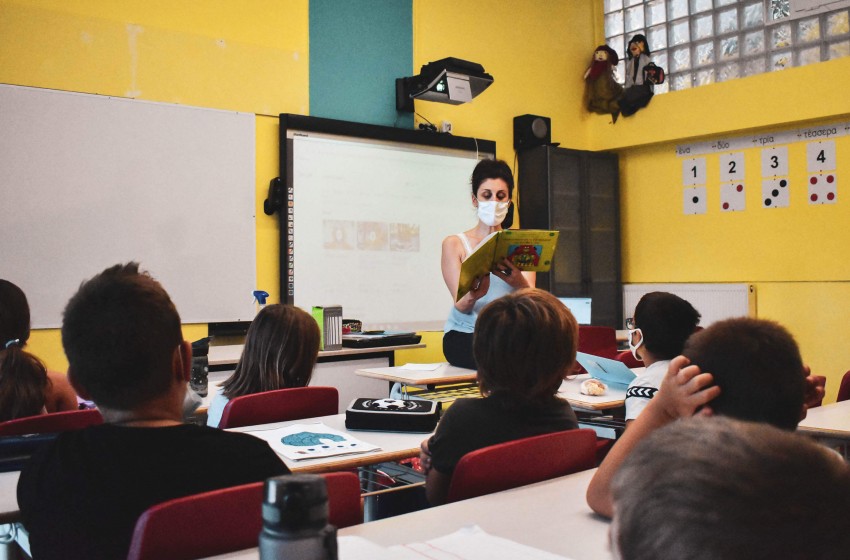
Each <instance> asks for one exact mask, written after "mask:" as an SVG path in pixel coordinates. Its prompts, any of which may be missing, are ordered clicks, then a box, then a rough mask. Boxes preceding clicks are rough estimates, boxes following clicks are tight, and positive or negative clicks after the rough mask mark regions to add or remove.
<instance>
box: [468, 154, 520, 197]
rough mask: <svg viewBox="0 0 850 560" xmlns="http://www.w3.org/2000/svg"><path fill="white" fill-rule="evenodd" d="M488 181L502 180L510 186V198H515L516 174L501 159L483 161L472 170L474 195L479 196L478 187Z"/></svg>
mask: <svg viewBox="0 0 850 560" xmlns="http://www.w3.org/2000/svg"><path fill="white" fill-rule="evenodd" d="M487 179H501V180H503V181H504V182H505V183H506V184H507V185H508V196H509V197H510V198H513V196H514V174H513V173H512V172H511V168H510V167H509V166H508V164H507V163H505V162H504V161H502V160H500V159H482V160H481V161H479V162H478V165H476V166H475V169H473V170H472V194H473V195H477V194H478V187H480V186H481V183H483V182H484V181H486V180H487Z"/></svg>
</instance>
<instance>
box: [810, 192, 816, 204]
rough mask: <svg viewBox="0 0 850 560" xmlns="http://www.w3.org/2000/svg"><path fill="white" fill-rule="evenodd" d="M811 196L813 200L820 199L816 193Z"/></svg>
mask: <svg viewBox="0 0 850 560" xmlns="http://www.w3.org/2000/svg"><path fill="white" fill-rule="evenodd" d="M809 198H811V199H812V202H817V201H818V195H816V194H815V193H812V196H811V197H809Z"/></svg>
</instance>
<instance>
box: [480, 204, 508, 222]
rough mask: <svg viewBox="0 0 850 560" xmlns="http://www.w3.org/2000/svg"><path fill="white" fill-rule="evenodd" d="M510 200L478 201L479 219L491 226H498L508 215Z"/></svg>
mask: <svg viewBox="0 0 850 560" xmlns="http://www.w3.org/2000/svg"><path fill="white" fill-rule="evenodd" d="M510 205H511V203H510V202H497V201H495V200H488V201H480V200H479V201H478V219H479V220H481V221H482V222H484V223H485V224H487V225H488V226H490V227H493V226H497V225H499V224H501V223H502V222H503V221H505V217H506V216H507V215H508V208H509V207H510Z"/></svg>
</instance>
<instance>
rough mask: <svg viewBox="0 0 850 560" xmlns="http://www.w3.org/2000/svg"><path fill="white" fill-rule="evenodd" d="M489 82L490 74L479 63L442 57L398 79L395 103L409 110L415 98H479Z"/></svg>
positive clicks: (442, 100) (445, 100) (454, 101)
mask: <svg viewBox="0 0 850 560" xmlns="http://www.w3.org/2000/svg"><path fill="white" fill-rule="evenodd" d="M492 83H493V76H491V75H490V74H488V73H486V72H485V71H484V67H483V66H481V65H480V64H477V63H475V62H469V61H468V60H461V59H459V58H444V59H442V60H438V61H436V62H429V63H428V64H425V65H423V66H422V70H421V71H420V72H419V75H418V76H411V77H410V78H397V79H396V81H395V106H396V109H397V110H399V111H403V112H406V113H412V112H413V100H414V99H423V100H425V101H437V102H439V103H450V104H452V105H460V104H461V103H468V102H470V101H472V99H473V98H475V97H478V94H480V93H481V92H482V91H484V90H485V89H487V88H488V87H489V86H490V84H492Z"/></svg>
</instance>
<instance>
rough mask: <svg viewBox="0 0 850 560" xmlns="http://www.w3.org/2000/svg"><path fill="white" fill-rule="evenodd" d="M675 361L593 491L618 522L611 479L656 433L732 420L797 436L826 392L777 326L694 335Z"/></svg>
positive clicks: (755, 322) (736, 325)
mask: <svg viewBox="0 0 850 560" xmlns="http://www.w3.org/2000/svg"><path fill="white" fill-rule="evenodd" d="M683 354H684V355H683V356H678V357H676V358H674V359H673V360H672V361H671V362H670V366H669V368H668V370H667V374H666V375H665V377H664V379H663V380H662V382H661V388H660V389H659V391H658V393H657V394H656V395H655V397H654V398H653V399H652V400H651V401H650V402H649V404H647V406H646V408H645V409H644V410H643V412H642V413H641V415H640V416H638V418H637V419H636V420H635V421H634V422H633V423H632V425H631V426H630V427H629V429H628V430H626V431H625V432H624V433H623V435H622V436H621V437H620V439H619V440H617V443H616V444H615V445H614V447H612V448H611V451H610V452H609V453H608V455H607V456H606V458H605V460H604V461H603V462H602V464H601V465H600V466H599V470H598V471H597V472H596V474H595V475H594V476H593V479H592V480H591V481H590V485H589V486H588V489H587V503H588V505H590V507H591V509H593V510H594V511H596V512H597V513H599V514H601V515H604V516H606V517H611V515H612V511H613V506H612V502H611V479H612V478H613V476H614V474H615V473H616V472H617V470H618V469H619V467H620V465H621V464H622V463H623V461H624V460H625V458H626V457H627V456H628V455H629V454H630V453H631V451H632V449H633V448H634V447H635V445H637V443H638V442H640V441H641V440H642V439H644V438H645V437H647V436H648V435H649V434H650V433H651V432H653V431H654V430H656V429H658V428H661V427H662V426H665V425H667V424H669V423H671V422H673V421H674V420H677V419H679V418H686V417H690V416H693V415H694V414H698V415H703V416H708V415H712V414H716V415H721V416H728V417H731V418H735V419H738V420H748V421H752V422H763V423H766V424H771V425H773V426H776V427H778V428H782V429H785V430H794V429H795V428H796V426H797V422H799V420H800V419H801V418H803V417H805V412H806V405H807V403H808V402H810V401H812V400H817V398H818V397H819V396H821V395H822V393H823V388H822V386H818V385H819V381H820V380H822V378H813V377H811V376H809V377H807V376H808V374H809V371H808V368H807V367H805V366H803V361H802V358H801V357H800V351H799V349H798V348H797V343H796V342H795V341H794V338H793V337H792V336H791V334H790V333H789V332H788V331H787V330H785V329H784V328H783V327H781V326H780V325H779V324H777V323H774V322H772V321H765V320H760V319H747V318H740V319H728V320H726V321H719V322H717V323H714V324H713V325H711V326H710V327H708V328H706V329H705V330H702V331H700V332H698V333H696V334H694V335H693V336H692V337H691V338H690V339H689V340H688V342H687V344H686V345H685V348H684V351H683Z"/></svg>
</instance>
